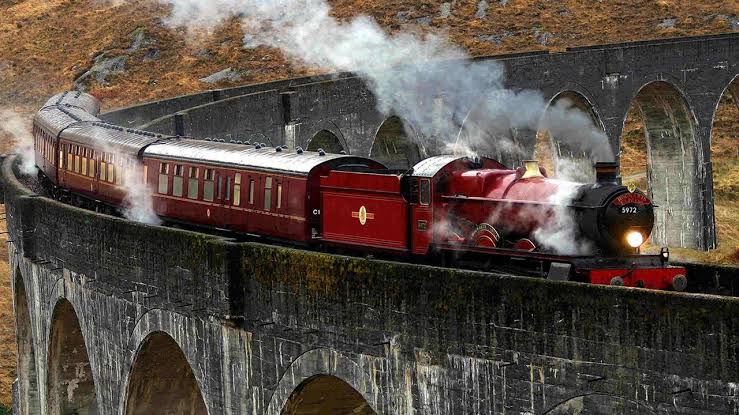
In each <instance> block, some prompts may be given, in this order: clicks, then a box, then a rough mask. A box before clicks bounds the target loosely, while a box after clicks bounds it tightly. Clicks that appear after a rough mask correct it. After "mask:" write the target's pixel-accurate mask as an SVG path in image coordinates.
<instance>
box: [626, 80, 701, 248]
mask: <svg viewBox="0 0 739 415" xmlns="http://www.w3.org/2000/svg"><path fill="white" fill-rule="evenodd" d="M632 105H633V107H635V108H632V110H631V111H632V113H633V112H634V111H636V113H637V114H638V117H639V118H640V119H641V121H642V125H643V140H644V141H643V142H644V145H643V148H645V149H646V158H645V159H644V161H645V163H646V166H645V169H646V170H645V173H646V183H647V192H648V194H649V196H650V197H651V199H652V201H653V202H654V203H655V204H656V205H657V206H658V207H657V208H656V209H655V224H654V230H653V231H652V237H651V239H652V241H653V242H655V243H656V244H660V245H668V246H674V247H684V248H700V247H702V245H703V219H702V218H703V215H702V210H703V208H702V200H701V197H700V194H701V192H700V189H701V185H700V183H699V177H700V174H699V170H698V167H699V166H698V164H699V163H698V161H697V159H698V156H697V154H699V149H700V148H701V145H700V143H697V142H696V118H695V115H694V114H693V111H692V109H691V107H690V106H689V103H688V101H687V100H686V98H685V95H684V94H683V93H682V92H681V91H680V90H679V89H678V88H677V87H676V86H675V85H674V84H673V83H670V82H666V81H662V80H658V81H652V82H649V83H647V84H645V85H644V86H642V87H641V88H640V89H639V91H638V92H637V94H636V95H635V96H634V98H633V100H632ZM628 118H629V117H628V115H627V116H625V117H624V133H623V134H622V140H621V162H622V170H623V176H624V179H625V180H624V182H625V183H626V184H629V182H630V181H631V180H630V179H632V178H634V177H638V176H639V174H640V173H639V172H638V171H636V170H635V169H634V168H633V166H631V163H632V162H631V161H630V160H629V159H628V158H626V157H624V155H626V154H628V153H629V152H630V150H629V149H627V148H625V146H627V145H629V141H630V140H628V139H626V138H625V135H626V133H627V130H628V129H627V128H626V123H627V120H628ZM636 145H638V144H636ZM632 153H634V152H632ZM637 153H638V152H637Z"/></svg>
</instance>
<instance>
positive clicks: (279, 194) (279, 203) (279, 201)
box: [277, 183, 282, 209]
mask: <svg viewBox="0 0 739 415" xmlns="http://www.w3.org/2000/svg"><path fill="white" fill-rule="evenodd" d="M281 207H282V183H277V209H279V208H281Z"/></svg>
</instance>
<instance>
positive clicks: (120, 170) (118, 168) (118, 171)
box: [115, 157, 125, 184]
mask: <svg viewBox="0 0 739 415" xmlns="http://www.w3.org/2000/svg"><path fill="white" fill-rule="evenodd" d="M124 162H125V161H124V160H123V158H121V157H119V158H118V163H116V164H117V166H116V175H115V183H116V184H123V171H124V169H123V167H124V166H125V164H124Z"/></svg>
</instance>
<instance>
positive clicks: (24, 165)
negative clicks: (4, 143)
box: [0, 108, 37, 176]
mask: <svg viewBox="0 0 739 415" xmlns="http://www.w3.org/2000/svg"><path fill="white" fill-rule="evenodd" d="M31 131H32V128H31V120H30V119H29V117H24V116H22V115H21V114H19V113H17V112H15V111H14V110H12V109H9V108H0V132H2V133H3V134H2V136H3V139H4V140H11V141H12V144H13V148H14V152H16V153H17V154H18V155H19V156H20V161H21V164H20V169H21V173H23V174H26V175H29V176H34V175H36V172H37V169H36V161H35V159H34V150H33V135H32V134H31Z"/></svg>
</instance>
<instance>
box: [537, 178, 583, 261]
mask: <svg viewBox="0 0 739 415" xmlns="http://www.w3.org/2000/svg"><path fill="white" fill-rule="evenodd" d="M576 193H577V185H573V184H572V183H567V182H562V183H561V186H559V190H558V191H557V193H554V194H553V195H551V196H550V197H549V202H550V203H551V204H552V206H553V207H552V211H551V215H550V216H549V217H548V218H547V220H546V221H545V223H544V224H543V225H542V226H541V227H539V228H538V229H536V230H535V231H534V233H533V237H534V238H535V240H536V241H537V242H538V243H539V244H541V246H543V247H544V248H546V249H548V250H552V251H554V252H556V253H558V254H561V255H588V254H591V253H592V252H593V246H592V245H591V244H590V242H588V241H587V240H582V239H580V238H578V236H577V229H578V226H577V224H576V223H575V218H574V216H573V214H572V211H571V209H570V208H569V207H568V206H569V205H570V204H571V202H572V200H573V198H574V196H575V194H576Z"/></svg>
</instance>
